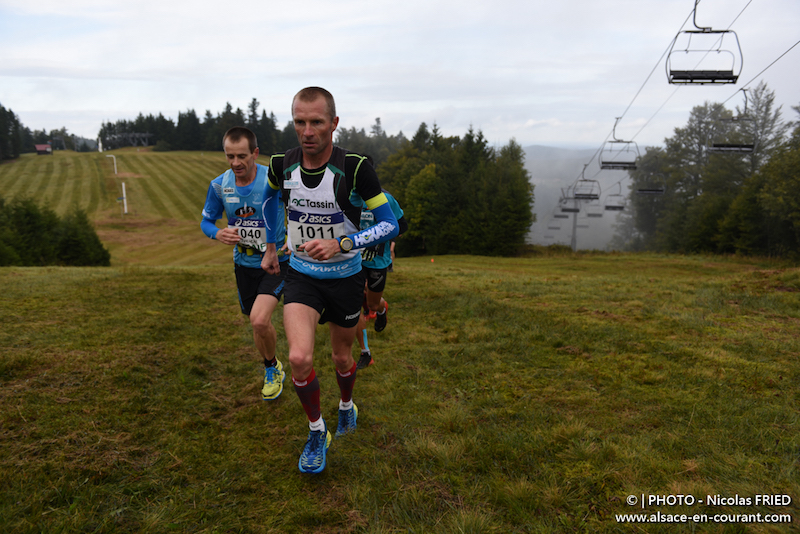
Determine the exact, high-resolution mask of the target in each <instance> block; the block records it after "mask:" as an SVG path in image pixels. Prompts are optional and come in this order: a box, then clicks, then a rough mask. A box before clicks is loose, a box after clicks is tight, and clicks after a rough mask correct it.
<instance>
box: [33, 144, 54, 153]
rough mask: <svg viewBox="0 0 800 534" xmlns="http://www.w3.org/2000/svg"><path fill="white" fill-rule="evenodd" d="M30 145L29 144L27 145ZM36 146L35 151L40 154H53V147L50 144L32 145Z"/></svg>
mask: <svg viewBox="0 0 800 534" xmlns="http://www.w3.org/2000/svg"><path fill="white" fill-rule="evenodd" d="M28 146H30V145H28ZM34 146H35V147H36V153H37V154H38V155H40V156H52V155H53V147H52V146H51V145H49V144H48V145H34Z"/></svg>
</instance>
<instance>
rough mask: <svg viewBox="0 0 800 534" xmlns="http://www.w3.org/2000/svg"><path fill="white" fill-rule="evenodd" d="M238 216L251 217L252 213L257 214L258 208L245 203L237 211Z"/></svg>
mask: <svg viewBox="0 0 800 534" xmlns="http://www.w3.org/2000/svg"><path fill="white" fill-rule="evenodd" d="M235 214H236V216H237V217H250V216H251V215H255V214H256V209H255V208H254V207H253V206H248V205H247V204H245V205H244V206H242V207H241V208H239V209H238V210H236V211H235Z"/></svg>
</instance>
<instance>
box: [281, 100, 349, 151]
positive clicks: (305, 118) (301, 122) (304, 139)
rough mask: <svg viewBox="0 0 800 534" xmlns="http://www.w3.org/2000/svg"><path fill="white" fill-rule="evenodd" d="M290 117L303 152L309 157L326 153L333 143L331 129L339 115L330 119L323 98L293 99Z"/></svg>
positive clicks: (333, 128)
mask: <svg viewBox="0 0 800 534" xmlns="http://www.w3.org/2000/svg"><path fill="white" fill-rule="evenodd" d="M292 118H293V119H294V129H295V132H297V140H298V141H299V142H300V146H301V147H302V150H303V154H304V155H306V156H309V157H311V158H314V157H315V156H319V155H324V154H326V153H327V151H328V150H329V149H330V148H331V147H332V145H333V131H334V130H336V126H337V125H338V124H339V117H335V118H334V119H333V120H331V117H330V113H329V112H328V103H327V102H326V101H325V98H323V97H319V98H317V99H316V100H314V101H312V102H304V101H302V100H299V99H298V100H295V102H294V104H292Z"/></svg>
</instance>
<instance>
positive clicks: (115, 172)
mask: <svg viewBox="0 0 800 534" xmlns="http://www.w3.org/2000/svg"><path fill="white" fill-rule="evenodd" d="M106 157H107V158H111V159H113V160H114V174H117V157H116V156H106Z"/></svg>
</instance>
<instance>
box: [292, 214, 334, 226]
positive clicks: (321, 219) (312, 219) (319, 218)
mask: <svg viewBox="0 0 800 534" xmlns="http://www.w3.org/2000/svg"><path fill="white" fill-rule="evenodd" d="M297 222H301V223H307V224H331V223H332V222H333V217H331V216H330V215H313V214H311V213H304V214H302V215H301V216H300V217H299V218H298V219H297Z"/></svg>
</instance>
